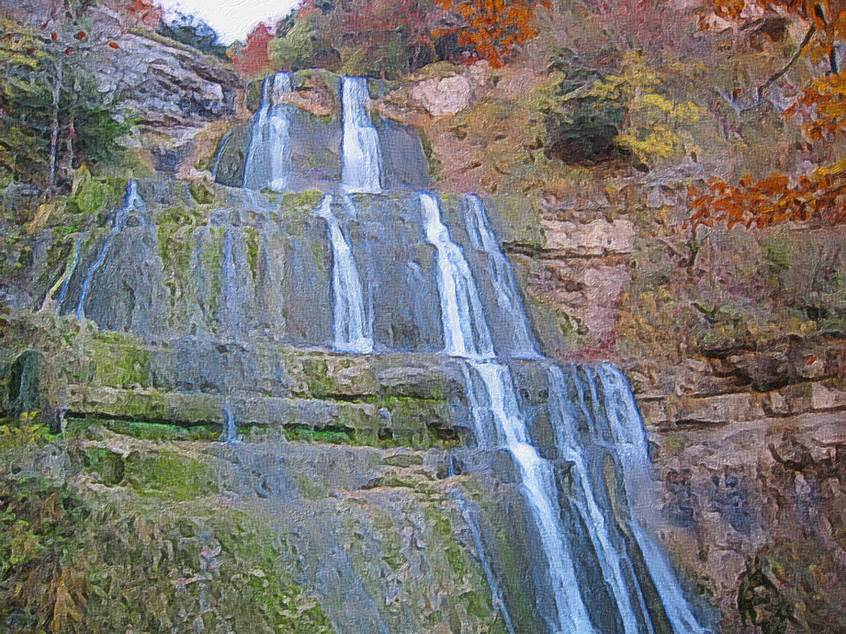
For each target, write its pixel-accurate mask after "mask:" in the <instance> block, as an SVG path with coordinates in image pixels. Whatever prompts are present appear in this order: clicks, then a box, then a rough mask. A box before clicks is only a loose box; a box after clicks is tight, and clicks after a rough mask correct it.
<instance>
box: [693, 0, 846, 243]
mask: <svg viewBox="0 0 846 634" xmlns="http://www.w3.org/2000/svg"><path fill="white" fill-rule="evenodd" d="M747 3H748V4H753V5H755V6H756V7H757V8H758V9H759V10H761V11H764V12H780V13H783V14H786V15H789V16H791V17H792V18H793V19H794V20H797V21H799V22H800V23H802V24H803V25H804V26H805V36H804V37H803V38H802V41H801V42H800V43H799V45H798V46H797V47H796V50H795V51H794V53H793V54H792V55H791V56H790V58H789V59H788V60H787V62H786V64H784V65H783V66H782V67H781V68H780V69H779V70H778V71H776V72H775V73H773V74H772V75H770V76H769V77H768V78H767V79H766V80H765V81H764V82H763V83H762V84H760V85H759V86H758V87H757V89H756V92H757V97H758V102H757V103H758V104H760V103H761V101H762V97H763V95H764V94H765V93H766V91H767V90H768V89H769V88H770V87H771V86H772V85H773V84H775V83H776V82H777V81H779V80H781V79H782V78H783V77H785V76H786V75H787V73H788V72H789V71H790V69H791V68H792V67H793V66H794V65H795V64H796V62H797V61H798V60H799V59H800V58H801V57H802V56H803V54H805V53H807V54H808V55H809V56H810V58H811V61H812V62H824V66H825V67H826V70H825V72H827V75H824V76H822V77H818V78H816V79H814V80H812V81H811V82H810V83H809V84H808V85H807V86H806V87H805V88H804V89H803V90H802V91H801V92H800V94H799V96H798V98H797V99H796V100H795V101H794V103H793V104H792V105H791V106H790V107H788V108H787V109H786V111H785V113H786V115H787V116H789V117H791V118H793V119H798V120H800V121H801V123H802V130H803V133H804V135H805V137H806V138H807V139H808V141H809V142H810V143H815V142H819V141H824V140H829V139H831V138H832V137H834V136H836V135H838V134H842V133H843V132H844V131H846V101H844V98H846V73H844V72H843V71H841V70H840V68H839V66H838V60H837V47H838V45H839V43H840V42H841V41H842V40H843V39H844V37H846V3H844V2H843V0H746V2H744V0H714V6H715V9H716V11H717V13H718V14H719V15H721V16H722V17H724V18H726V19H730V20H737V21H743V20H744V9H745V8H746V5H747ZM690 196H691V199H692V203H691V209H692V212H693V213H692V217H691V222H692V226H693V227H694V228H695V227H697V226H698V225H706V226H711V225H713V224H717V223H720V224H726V225H728V226H730V227H731V226H734V225H737V224H741V225H744V226H747V227H753V226H754V227H759V228H762V227H766V226H769V225H773V224H778V223H782V222H789V221H792V222H807V221H810V220H818V221H822V222H828V223H840V222H846V160H840V161H836V162H835V163H833V164H832V165H828V166H821V167H817V168H815V169H813V170H811V171H809V172H808V173H806V174H803V175H800V176H798V177H797V178H790V177H788V176H787V175H785V174H781V173H778V172H775V173H773V174H770V175H769V176H766V177H765V178H763V179H760V180H755V179H753V178H751V177H749V176H747V177H744V178H742V179H741V180H740V182H739V183H738V184H737V185H732V184H730V183H728V182H726V181H725V180H723V179H721V178H715V179H712V180H711V181H709V182H708V184H707V187H706V188H704V189H701V188H696V187H692V188H691V190H690Z"/></svg>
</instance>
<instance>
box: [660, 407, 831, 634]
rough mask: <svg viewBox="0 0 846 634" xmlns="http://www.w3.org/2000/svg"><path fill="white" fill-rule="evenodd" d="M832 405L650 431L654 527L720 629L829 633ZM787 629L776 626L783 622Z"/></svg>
mask: <svg viewBox="0 0 846 634" xmlns="http://www.w3.org/2000/svg"><path fill="white" fill-rule="evenodd" d="M844 416H845V414H844V412H843V411H840V412H838V413H829V414H822V413H819V414H803V415H801V416H796V417H788V418H779V419H774V418H761V419H759V420H756V421H753V422H749V423H745V424H731V423H729V424H724V425H721V426H720V427H718V428H714V429H709V430H701V429H692V430H688V431H676V432H671V433H667V434H659V435H656V436H654V438H655V440H656V442H657V444H658V448H659V449H658V455H657V458H656V464H657V472H658V475H659V484H658V487H659V490H660V492H659V496H660V498H661V499H662V500H663V502H662V504H661V508H660V515H661V521H662V522H664V524H663V528H661V529H660V531H661V532H662V533H663V536H664V537H665V539H666V541H667V542H668V543H669V544H670V545H671V550H672V552H673V554H674V556H675V557H676V558H677V559H678V561H679V562H680V563H681V565H682V567H683V568H684V569H687V570H689V571H694V572H695V575H696V576H698V577H699V579H700V583H701V584H702V586H703V588H702V589H704V590H706V591H707V592H708V593H709V594H712V595H713V596H714V597H715V598H717V600H718V603H719V605H720V607H721V609H722V614H723V621H722V624H721V631H725V632H738V631H746V630H744V629H742V625H743V624H746V625H748V626H752V625H756V626H759V627H763V628H764V631H791V632H801V631H811V630H815V629H822V630H828V631H836V630H839V629H842V628H843V627H844V625H846V623H844V621H843V614H842V613H837V612H836V610H835V608H834V607H833V606H835V605H838V604H840V603H841V602H842V601H843V599H844V590H843V589H844V587H846V585H845V584H846V579H844V577H843V571H844V570H846V568H844V564H846V552H844V550H843V548H842V546H841V545H840V544H841V543H842V541H841V540H842V538H841V537H840V536H841V535H842V531H843V530H844V517H843V499H844V495H846V491H844V489H843V481H844V479H843V477H844V461H843V453H844V450H846V426H844V424H843V423H844V420H846V419H845V418H844ZM783 628H787V630H785V629H783Z"/></svg>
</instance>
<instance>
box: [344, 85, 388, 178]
mask: <svg viewBox="0 0 846 634" xmlns="http://www.w3.org/2000/svg"><path fill="white" fill-rule="evenodd" d="M342 86H343V87H342V103H343V109H344V140H343V144H342V154H343V163H342V177H341V180H342V183H343V187H344V189H345V190H346V191H348V192H359V193H369V194H378V193H379V192H381V191H382V151H381V149H380V147H379V134H378V133H377V132H376V128H374V127H373V123H372V122H371V121H370V114H369V113H368V112H367V100H368V99H369V94H368V89H367V78H366V77H344V79H343V81H342Z"/></svg>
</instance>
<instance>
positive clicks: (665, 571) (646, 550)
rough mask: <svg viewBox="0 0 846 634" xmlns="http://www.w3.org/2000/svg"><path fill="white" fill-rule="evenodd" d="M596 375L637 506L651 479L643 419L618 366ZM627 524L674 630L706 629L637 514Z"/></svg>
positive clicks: (628, 491) (630, 501)
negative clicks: (699, 621) (638, 519)
mask: <svg viewBox="0 0 846 634" xmlns="http://www.w3.org/2000/svg"><path fill="white" fill-rule="evenodd" d="M597 375H598V378H599V382H600V384H601V386H602V392H603V394H604V397H605V399H604V401H605V402H604V409H605V417H606V419H607V423H608V425H609V427H610V431H611V436H612V438H613V441H614V446H615V448H616V453H617V458H618V459H619V461H620V465H621V470H622V474H623V484H624V489H625V492H626V498H627V501H628V504H629V507H630V508H633V509H636V508H638V506H640V504H639V500H640V499H643V497H644V494H643V492H644V491H645V490H647V487H648V483H649V482H650V480H651V479H650V476H649V470H650V461H649V451H648V448H647V442H646V433H645V432H644V429H643V420H642V418H641V416H640V412H639V411H638V408H637V404H636V403H635V400H634V394H633V393H632V390H631V387H630V386H629V383H628V381H627V380H626V377H625V376H624V375H623V373H622V372H620V370H618V369H617V368H615V367H614V366H612V365H610V364H603V365H601V366H600V367H599V369H598V370H597ZM630 524H631V530H632V533H633V535H634V537H635V541H636V542H637V545H638V547H639V548H640V551H641V553H642V554H643V558H644V560H645V561H646V567H647V568H648V570H649V575H650V576H651V577H652V581H653V583H654V584H655V588H656V590H657V591H658V595H659V596H660V597H661V603H662V604H663V606H664V611H665V612H666V614H667V618H668V619H669V621H670V624H671V625H672V627H673V630H674V631H675V632H685V633H690V634H699V633H704V632H707V631H708V630H707V629H705V628H703V627H702V626H701V625H699V623H698V621H697V619H696V617H695V616H694V615H693V613H692V612H691V610H690V606H689V605H688V603H687V600H686V599H685V597H684V594H683V593H682V589H681V586H680V585H679V582H678V579H677V578H676V575H675V573H674V572H673V569H672V567H671V566H670V562H669V561H668V560H667V556H666V554H665V553H664V551H663V550H662V549H661V548H660V547H659V546H658V544H657V543H655V541H654V540H653V539H652V537H651V536H650V535H649V534H648V533H647V532H646V531H645V530H644V529H643V527H642V526H641V525H640V523H639V522H638V521H637V517H636V514H632V520H631V522H630Z"/></svg>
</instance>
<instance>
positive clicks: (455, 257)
mask: <svg viewBox="0 0 846 634" xmlns="http://www.w3.org/2000/svg"><path fill="white" fill-rule="evenodd" d="M420 206H421V210H422V214H423V227H424V229H425V232H426V240H427V241H428V242H429V243H430V244H432V245H433V246H434V247H435V249H436V254H437V255H436V257H437V269H438V291H439V293H440V299H441V315H442V318H443V330H444V341H445V342H446V345H445V346H444V352H446V353H447V354H449V355H452V356H456V357H468V358H491V357H493V356H494V347H493V341H492V340H491V333H490V330H489V329H488V324H487V321H486V320H485V314H484V309H483V306H482V299H481V297H480V296H479V290H478V289H477V288H476V282H475V281H474V280H473V274H472V272H471V271H470V266H469V265H468V264H467V260H466V259H464V254H463V253H462V252H461V249H460V248H459V246H458V245H457V244H455V243H454V242H453V241H452V238H451V237H450V235H449V230H448V229H447V228H446V226H445V225H444V223H443V221H442V220H441V208H440V203H439V202H438V200H437V198H435V196H434V195H432V194H429V193H423V194H420Z"/></svg>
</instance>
